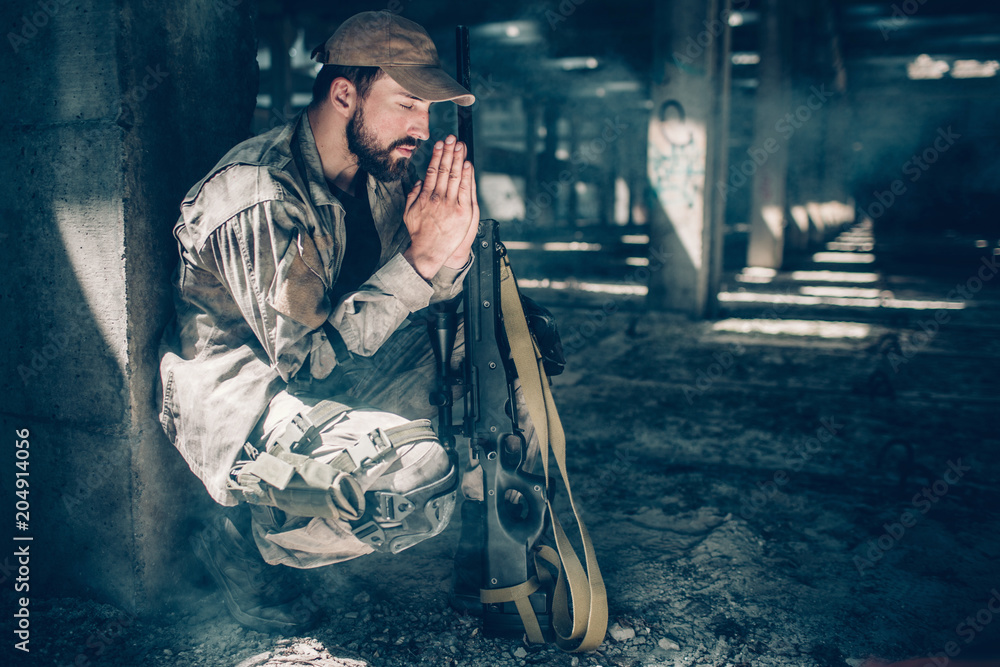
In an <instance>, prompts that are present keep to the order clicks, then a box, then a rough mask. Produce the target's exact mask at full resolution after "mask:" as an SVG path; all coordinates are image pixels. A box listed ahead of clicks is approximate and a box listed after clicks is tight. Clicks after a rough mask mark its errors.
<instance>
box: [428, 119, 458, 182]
mask: <svg viewBox="0 0 1000 667" xmlns="http://www.w3.org/2000/svg"><path fill="white" fill-rule="evenodd" d="M456 143H458V142H457V141H456V140H455V137H454V136H453V135H451V134H449V135H448V138H447V139H445V140H444V149H443V150H442V151H441V168H440V170H439V171H438V178H437V181H436V182H435V183H434V193H433V194H436V195H438V196H439V197H446V196H447V195H448V180H449V177H450V175H451V168H452V165H453V164H454V163H455V144H456Z"/></svg>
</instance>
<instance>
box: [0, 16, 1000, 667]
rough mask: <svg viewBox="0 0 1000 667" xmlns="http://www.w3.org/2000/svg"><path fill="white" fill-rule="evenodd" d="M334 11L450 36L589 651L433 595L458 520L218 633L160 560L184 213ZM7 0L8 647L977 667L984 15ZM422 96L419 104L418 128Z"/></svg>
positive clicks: (996, 549)
mask: <svg viewBox="0 0 1000 667" xmlns="http://www.w3.org/2000/svg"><path fill="white" fill-rule="evenodd" d="M364 10H388V11H390V12H393V13H395V14H399V15H401V16H403V17H406V18H409V19H411V20H413V21H416V22H418V23H420V24H421V25H423V26H424V27H425V28H426V29H427V30H428V32H429V34H430V35H431V37H432V38H433V39H434V41H435V42H436V43H437V45H438V48H439V51H440V54H441V57H442V61H443V63H444V67H445V69H446V70H448V71H454V68H455V65H456V63H455V59H456V56H455V39H456V37H455V28H456V26H458V25H465V26H468V27H469V34H470V41H471V61H472V90H473V92H474V93H475V94H476V96H477V102H476V104H475V106H474V107H473V119H474V123H475V159H476V173H477V175H478V192H479V198H480V201H481V207H482V215H483V217H484V218H491V219H495V220H498V221H499V222H500V235H501V239H502V241H503V243H504V244H505V246H506V248H507V251H508V254H509V256H510V259H511V263H512V266H513V267H514V271H515V272H516V274H517V278H518V283H519V285H520V288H521V289H522V291H523V292H524V293H525V294H527V295H529V296H531V297H532V298H534V299H535V300H536V301H538V302H539V303H541V304H542V305H544V306H546V307H548V308H549V309H550V310H551V311H552V312H553V313H554V314H555V316H556V318H557V320H558V323H559V328H560V332H561V336H562V342H563V346H564V350H565V353H566V357H567V360H568V364H567V367H566V370H565V372H564V373H563V374H561V375H559V376H558V377H555V378H553V384H552V392H553V395H554V397H555V401H556V403H557V405H558V407H559V413H560V417H561V421H562V423H563V425H564V427H565V430H566V435H567V442H568V449H569V455H568V467H569V472H570V475H571V479H572V481H573V493H574V498H575V501H576V503H577V505H578V506H579V508H580V510H581V514H582V516H583V518H584V520H585V521H586V524H587V527H588V529H589V530H590V533H591V537H592V538H593V542H594V545H595V548H596V552H597V557H598V561H599V563H600V565H601V571H602V573H603V576H604V581H605V585H606V589H607V594H608V610H609V629H608V635H607V637H606V638H605V639H604V641H603V643H602V644H601V645H600V647H599V648H598V650H597V651H595V652H590V653H580V654H570V653H566V652H563V651H560V650H559V649H558V648H556V647H554V646H553V645H551V644H548V645H535V644H528V643H526V642H524V641H521V640H517V639H504V638H495V637H489V636H484V633H483V631H482V627H481V623H480V621H479V619H477V618H476V617H475V616H470V615H469V614H467V613H464V612H462V611H459V610H456V609H454V608H453V607H452V606H450V605H449V592H450V587H451V581H452V566H453V560H452V557H453V554H454V551H455V547H456V541H457V537H458V533H459V526H458V522H457V520H456V521H455V522H453V524H452V525H451V526H450V527H449V528H448V529H447V530H446V531H445V532H444V533H443V534H442V535H440V536H438V537H436V538H434V539H432V540H428V541H427V542H425V543H422V544H420V545H418V546H416V547H414V548H413V549H411V550H409V551H407V552H405V553H403V554H399V555H396V556H384V555H382V554H374V555H372V556H367V557H364V558H360V559H357V560H356V561H350V562H347V563H344V564H340V565H336V566H330V567H327V568H320V569H317V570H310V571H303V572H301V573H299V574H300V576H301V578H302V580H303V582H304V583H306V584H307V585H308V587H309V588H310V590H312V591H313V596H312V599H313V602H314V603H315V613H316V614H317V617H318V619H319V622H318V623H317V625H316V627H315V628H314V629H313V630H312V631H311V632H310V633H308V634H306V635H299V636H290V637H281V636H275V635H267V634H262V633H259V632H255V631H253V630H248V629H245V628H243V627H241V626H240V625H239V624H237V623H236V622H235V621H233V620H232V619H231V618H230V617H229V615H228V614H227V613H226V610H225V607H224V606H223V604H222V601H221V599H220V597H219V595H218V593H217V592H216V590H215V588H214V586H213V584H212V582H211V580H210V579H209V577H208V575H207V574H206V572H205V571H204V569H203V568H202V567H201V565H200V563H199V562H198V561H197V560H196V559H195V558H194V556H193V555H192V552H191V547H190V538H191V536H192V535H193V534H194V533H195V532H196V531H197V530H199V527H200V526H201V523H200V522H201V520H202V518H203V517H204V515H205V514H206V511H207V506H208V505H210V503H211V500H210V499H209V498H208V497H207V495H206V494H205V493H204V489H203V488H202V486H201V485H200V484H199V482H198V480H197V479H196V478H195V477H194V476H193V475H192V474H191V473H190V471H189V470H188V469H187V466H186V465H185V463H184V461H183V460H182V459H181V457H180V456H179V455H178V453H177V451H175V450H174V449H173V448H172V447H171V445H170V443H169V442H168V441H167V439H166V438H165V436H164V434H163V432H162V430H161V428H160V424H159V421H158V419H157V410H158V407H157V404H156V399H155V392H156V386H155V383H156V377H157V364H158V343H159V339H160V334H161V332H162V331H163V328H164V326H165V325H166V323H167V322H168V321H169V319H170V317H171V313H172V300H171V299H172V297H171V281H170V277H171V273H172V271H173V270H174V266H175V263H176V261H177V253H176V244H175V240H174V239H173V237H172V235H171V229H172V226H173V224H174V222H175V221H176V219H177V213H178V206H179V203H180V201H181V199H182V198H183V196H184V193H185V192H186V191H187V189H188V188H189V187H190V186H191V185H192V184H193V183H195V182H197V181H198V180H199V179H200V178H201V177H202V176H203V175H204V174H205V173H206V171H207V170H208V169H209V168H210V167H211V166H212V165H213V164H215V162H216V161H217V160H218V159H219V158H220V157H221V156H222V155H223V154H224V153H225V152H226V151H227V150H228V149H229V148H230V147H232V146H233V145H235V144H236V143H238V142H239V141H242V140H243V139H245V138H247V137H248V136H251V135H256V134H260V133H262V132H266V131H268V130H270V129H272V128H275V127H278V126H280V125H283V124H285V123H287V122H289V121H290V120H292V119H293V118H295V117H296V115H297V114H299V113H300V112H301V111H302V110H303V109H304V107H305V106H306V105H307V104H308V103H309V100H310V94H311V89H312V81H313V79H314V77H315V75H316V72H317V69H318V67H317V65H316V63H315V62H314V61H312V60H310V57H309V56H310V53H311V51H312V49H313V47H314V46H316V45H317V44H320V43H322V42H323V41H324V40H325V39H326V38H327V37H328V36H329V35H330V34H331V33H332V32H333V30H335V29H336V27H337V26H338V25H339V24H340V23H341V22H342V21H344V20H345V19H346V18H348V17H350V16H352V15H353V14H355V13H357V12H359V11H364ZM0 15H2V17H3V26H4V33H5V35H6V38H5V42H6V43H5V44H4V45H3V47H2V48H4V49H6V51H5V53H4V55H3V57H2V58H0V91H2V96H0V99H3V101H4V104H3V111H2V114H3V119H2V125H3V129H4V136H5V137H6V139H5V140H4V141H3V142H2V144H0V154H2V160H0V163H2V164H4V165H5V167H4V171H5V174H4V178H3V179H2V181H0V187H2V189H3V192H4V197H3V205H2V213H0V218H2V227H0V239H2V241H3V242H2V243H0V264H2V265H3V266H4V267H5V271H4V280H3V281H2V290H0V305H2V307H3V314H4V316H3V317H2V318H0V329H2V338H3V340H4V341H5V345H3V351H2V355H3V356H2V358H3V374H2V376H0V381H2V383H3V391H2V395H3V397H4V405H3V407H2V409H0V413H2V423H3V429H4V432H5V433H7V436H6V437H7V439H8V446H6V447H5V449H4V452H5V454H4V456H5V457H6V460H5V462H4V465H3V466H2V467H3V468H4V472H3V474H2V475H0V489H2V490H3V494H2V498H3V502H4V505H5V507H6V508H7V510H6V511H7V518H6V519H5V522H6V526H7V528H6V529H5V530H6V531H7V532H6V533H5V534H6V535H7V539H8V542H7V545H6V546H5V547H4V549H3V551H2V552H0V553H2V554H3V555H0V588H2V595H0V600H2V601H3V618H4V619H5V620H4V622H3V626H4V628H5V629H4V632H3V633H2V636H3V655H5V656H8V657H5V658H4V661H3V664H5V665H21V664H25V665H28V664H37V665H92V666H108V667H112V666H125V665H142V666H144V667H155V666H160V665H162V666H167V665H170V666H182V665H184V666H194V665H204V666H212V667H214V666H217V665H226V666H231V667H237V666H239V667H276V666H278V665H282V666H286V667H287V666H289V665H292V666H294V665H313V666H351V667H362V666H371V667H376V666H386V667H388V666H403V665H418V664H420V665H424V664H426V665H435V666H440V665H456V666H457V665H470V666H471V665H475V666H483V667H485V666H491V667H492V666H505V667H506V666H520V665H558V666H566V667H569V666H576V665H584V666H596V665H601V666H603V667H610V666H612V665H617V666H621V667H640V666H642V667H653V666H660V665H664V666H670V667H674V666H677V667H680V666H685V667H688V666H692V667H693V666H696V665H697V666H704V667H710V666H711V667H751V666H752V667H841V666H844V665H851V666H853V667H876V666H883V665H889V664H897V663H898V664H900V665H906V666H908V667H923V666H924V665H935V666H940V665H956V666H960V665H962V664H969V665H973V664H974V665H981V666H998V665H1000V574H998V573H1000V531H998V530H997V529H998V527H1000V523H998V517H1000V509H998V508H1000V487H998V484H997V482H998V480H1000V475H998V473H1000V459H998V457H997V452H998V451H1000V450H998V447H1000V435H998V432H997V428H996V424H997V416H998V415H1000V396H998V391H1000V384H998V377H1000V336H998V333H1000V321H998V320H997V319H995V316H996V315H997V314H998V313H1000V278H997V274H998V270H1000V218H998V211H1000V159H998V157H997V156H998V155H1000V76H998V73H1000V72H998V71H1000V64H998V63H1000V5H998V4H997V3H996V2H993V1H991V0H895V1H888V0H884V1H878V0H616V1H614V2H611V1H610V0H514V1H511V2H505V3H467V2H461V1H459V0H390V1H389V2H362V1H361V0H340V1H338V2H317V1H315V0H177V1H175V2H165V3H149V2H137V1H135V0H116V1H112V0H12V1H8V2H5V3H4V4H3V7H2V9H0ZM455 123H456V117H455V107H454V105H452V104H450V103H447V104H446V103H442V104H436V105H434V106H433V107H432V114H431V123H430V127H431V132H432V138H440V137H443V136H444V135H446V134H448V133H450V132H454V128H455ZM431 143H433V142H432V141H431V142H425V143H424V144H423V145H422V146H421V148H420V149H419V150H418V151H417V153H416V154H415V155H414V158H413V159H414V162H415V163H416V164H418V165H426V163H427V160H428V159H429V153H430V151H429V150H428V148H429V146H430V144H431ZM11 439H14V440H16V441H17V442H18V443H20V442H24V441H26V442H29V443H30V446H22V445H20V444H18V445H17V446H16V447H11V446H10V440H11ZM19 472H23V473H28V474H26V475H20V476H18V474H17V473H19ZM21 480H28V481H27V482H23V483H22V482H21ZM555 502H556V505H557V507H561V508H562V509H566V505H567V501H566V495H565V494H564V493H557V495H556V501H555ZM22 510H23V516H22ZM25 538H30V539H25ZM19 630H20V631H22V634H20V635H19V634H17V633H18V631H19ZM26 640H27V641H28V642H29V643H25V644H22V645H21V646H20V647H18V646H17V644H18V643H20V642H24V641H26ZM25 649H30V651H27V650H25Z"/></svg>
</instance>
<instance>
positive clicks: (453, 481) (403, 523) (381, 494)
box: [350, 438, 458, 553]
mask: <svg viewBox="0 0 1000 667" xmlns="http://www.w3.org/2000/svg"><path fill="white" fill-rule="evenodd" d="M457 493H458V467H457V466H456V465H455V461H454V457H452V456H449V455H448V453H447V452H446V451H445V449H444V448H443V447H442V446H441V444H440V443H439V442H438V441H437V438H435V439H434V440H433V441H429V440H427V441H423V442H419V443H416V444H414V445H412V447H411V448H410V449H409V451H407V452H405V453H403V454H402V456H401V457H400V458H399V459H398V460H397V462H395V463H393V464H392V465H391V466H390V467H389V468H388V469H387V470H386V471H385V472H383V473H381V474H380V475H378V477H377V478H376V479H375V480H374V481H373V483H372V485H371V486H370V487H369V488H368V490H367V491H365V493H364V499H365V508H364V513H363V514H362V516H361V517H360V518H359V519H357V520H355V521H351V522H350V524H351V528H352V531H353V533H354V535H355V537H357V538H358V539H359V540H361V541H362V542H365V543H366V544H368V545H369V546H371V547H372V548H373V549H375V550H376V551H383V552H389V553H399V552H400V551H403V550H404V549H409V548H410V547H412V546H414V545H415V544H419V543H420V542H423V541H424V540H426V539H428V538H430V537H433V536H435V535H437V534H439V533H441V531H443V530H444V529H445V528H446V527H447V526H448V523H449V521H450V520H451V517H452V515H453V514H454V511H455V503H456V498H457Z"/></svg>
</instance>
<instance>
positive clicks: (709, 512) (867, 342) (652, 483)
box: [33, 235, 1000, 667]
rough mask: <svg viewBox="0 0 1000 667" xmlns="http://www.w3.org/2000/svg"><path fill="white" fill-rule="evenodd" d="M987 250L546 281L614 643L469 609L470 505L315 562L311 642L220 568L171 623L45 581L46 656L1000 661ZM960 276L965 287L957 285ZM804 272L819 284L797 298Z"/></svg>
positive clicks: (157, 661) (994, 292)
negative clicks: (763, 271)
mask: <svg viewBox="0 0 1000 667" xmlns="http://www.w3.org/2000/svg"><path fill="white" fill-rule="evenodd" d="M845 238H846V241H848V242H850V241H851V240H852V239H851V237H850V236H849V235H848V236H847V237H845ZM843 240H844V239H842V241H843ZM980 259H981V258H973V259H972V260H970V261H969V262H967V263H966V264H965V265H962V264H957V265H956V266H955V267H954V270H951V271H950V272H946V274H945V275H941V276H938V277H936V278H934V279H916V278H909V277H906V276H905V275H887V274H886V273H885V272H882V273H881V274H880V275H879V276H878V278H877V279H876V280H875V281H874V282H873V283H870V284H858V283H856V282H850V281H834V282H830V281H828V280H823V279H822V278H823V277H826V278H829V276H828V275H827V276H823V275H822V274H821V275H819V276H817V275H811V276H810V275H805V274H800V275H799V276H798V277H796V275H795V274H793V273H792V272H783V273H781V274H778V275H776V276H770V277H765V278H766V279H765V278H761V277H760V276H757V277H752V278H751V279H753V280H758V282H745V280H746V276H745V275H743V276H740V277H739V278H738V277H736V276H729V277H728V278H727V284H726V286H725V291H726V292H727V294H735V295H743V296H736V297H727V299H728V300H727V301H724V302H723V306H724V308H725V311H724V312H723V313H722V314H721V315H722V316H721V317H720V318H719V319H718V320H716V321H706V322H691V321H688V320H686V319H684V318H681V317H677V316H671V315H663V314H652V313H647V312H644V311H643V310H642V309H641V307H640V306H641V302H640V301H639V300H637V299H635V298H634V297H627V296H614V295H607V294H604V295H594V294H590V295H589V296H588V295H587V294H585V293H584V292H579V291H578V292H572V291H568V292H562V293H555V292H544V291H539V292H538V294H537V296H539V297H540V298H541V299H542V300H543V301H545V302H547V303H548V304H550V305H553V306H554V310H555V311H556V314H557V315H558V317H559V320H560V324H561V329H562V331H563V336H564V340H565V343H566V347H567V349H568V352H569V361H570V366H569V368H568V369H567V372H566V373H565V374H564V375H562V376H560V377H558V378H556V380H555V396H556V400H557V401H558V404H559V407H560V413H561V416H562V421H563V423H564V425H565V426H566V429H567V434H568V439H569V442H570V445H571V448H572V453H571V457H570V469H571V471H570V472H571V476H572V479H573V481H574V490H575V492H576V495H577V498H578V500H579V502H580V503H581V505H582V506H583V508H584V510H585V520H586V523H587V525H588V527H589V528H590V531H591V534H592V536H593V540H594V543H595V544H596V546H597V551H598V555H599V557H600V562H601V565H602V570H603V572H604V576H605V579H606V583H607V590H608V594H609V600H610V614H611V624H612V633H611V634H610V635H609V636H608V638H607V639H605V641H604V643H603V644H602V646H601V647H600V650H599V651H597V652H596V653H592V654H587V655H579V656H576V655H570V654H566V653H562V652H560V651H558V650H557V649H554V648H552V647H536V646H528V645H526V644H524V643H523V642H521V641H513V640H496V639H487V638H484V637H483V635H482V631H481V629H480V625H479V621H478V620H477V619H475V618H472V617H469V616H466V615H462V614H459V613H457V612H455V611H453V610H451V609H450V608H449V607H448V604H447V594H448V589H449V585H450V576H451V554H452V552H453V550H454V547H455V543H456V540H457V529H456V528H455V527H454V526H452V527H451V528H449V530H448V531H447V532H446V533H445V534H444V535H443V536H441V537H439V538H437V539H435V540H431V541H429V542H425V543H424V544H421V545H419V546H417V547H415V548H413V549H412V550H410V551H408V552H405V553H404V554H402V555H400V556H395V557H387V556H386V557H383V556H380V555H376V556H370V557H367V558H364V559H361V560H359V561H357V562H353V563H348V564H345V565H342V566H335V567H331V568H327V569H325V570H321V571H314V572H308V573H304V577H305V578H306V580H307V583H308V584H309V585H310V586H311V590H312V591H314V595H313V599H314V600H316V602H317V613H318V614H320V616H321V621H320V623H319V625H318V629H317V630H315V631H314V632H312V633H311V634H309V635H308V636H305V637H275V636H267V635H263V634H260V633H257V632H253V631H248V630H245V629H243V628H241V627H240V626H238V625H237V624H236V623H234V622H233V621H232V620H230V618H229V616H228V615H227V613H226V612H225V610H224V608H223V607H222V605H221V602H220V600H219V598H218V596H217V595H216V594H215V593H214V592H213V591H212V590H211V588H210V587H206V588H205V590H203V591H201V592H200V593H198V594H197V595H194V596H193V597H191V598H190V600H187V601H185V602H184V603H183V604H182V605H180V606H179V608H178V611H176V612H173V613H171V614H170V615H168V616H165V617H162V618H153V619H136V618H132V617H131V616H129V615H128V614H125V613H124V612H122V611H121V610H118V609H115V608H112V607H108V606H101V605H98V604H95V603H91V602H87V601H82V600H76V599H53V600H47V601H44V602H40V603H38V604H37V605H35V607H34V608H33V613H37V617H36V622H35V627H37V628H39V629H40V631H41V632H45V633H46V635H45V636H40V637H37V640H38V641H37V644H36V645H37V646H38V647H39V648H38V649H37V652H34V651H33V657H34V658H35V659H36V660H37V661H38V662H37V664H46V665H93V666H107V667H112V666H123V665H143V666H148V667H155V666H158V665H164V666H166V665H171V666H178V667H180V666H186V665H206V666H215V665H225V666H232V667H237V666H238V667H265V666H267V667H277V666H278V665H281V666H285V667H287V666H295V665H313V666H324V667H328V666H335V665H340V666H351V667H357V666H364V665H370V666H376V665H377V666H385V667H390V666H397V665H417V664H420V665H423V664H427V665H435V666H438V665H469V666H472V665H475V666H484V667H485V666H508V665H510V666H514V665H531V664H540V665H560V666H564V665H565V666H571V665H602V666H604V667H610V666H612V665H617V666H623V667H624V666H629V667H638V666H640V665H642V666H653V665H665V666H671V667H673V666H678V667H679V666H693V665H701V666H706V667H708V666H712V667H749V666H753V667H757V666H768V667H784V666H788V667H841V666H844V665H851V666H854V667H857V666H859V665H861V664H862V663H864V661H865V660H867V659H869V658H872V657H876V658H881V659H885V660H901V659H904V658H908V657H923V656H930V655H934V654H941V653H943V652H944V651H946V650H950V651H951V652H952V655H953V656H956V657H958V658H960V659H972V658H976V657H980V658H982V657H988V658H994V659H995V658H1000V622H993V621H994V618H995V617H996V614H994V613H993V611H992V610H995V609H998V608H1000V607H998V606H1000V592H998V591H1000V530H998V528H1000V523H998V522H997V518H998V515H1000V509H998V508H1000V488H998V486H997V483H996V482H997V480H998V468H1000V463H998V459H997V451H998V445H1000V435H998V432H997V428H996V418H997V415H998V414H1000V411H998V408H1000V399H998V395H997V388H998V384H997V376H998V371H1000V363H998V361H1000V340H998V336H997V334H998V332H1000V324H998V319H997V317H996V315H997V313H998V312H1000V298H998V297H1000V294H998V293H1000V290H998V289H997V288H998V286H1000V280H996V281H994V282H995V283H997V284H994V283H990V282H989V281H987V282H986V284H985V285H982V284H981V289H977V290H975V291H971V287H972V286H974V283H973V284H970V283H969V280H970V279H971V278H973V277H974V276H975V275H976V272H977V270H978V268H979V266H981V264H980ZM804 268H811V269H814V270H844V269H843V266H841V267H840V268H837V267H831V266H819V265H817V266H812V267H804ZM846 270H849V271H871V270H872V269H871V267H865V266H861V267H849V268H848V269H846ZM817 278H818V279H817ZM956 284H961V285H966V286H967V289H968V296H967V298H966V297H965V296H955V295H952V296H951V297H949V298H948V299H946V296H947V294H948V292H949V291H950V290H951V289H952V288H953V287H954V286H955V285H956ZM803 286H806V287H809V288H810V289H807V290H806V292H808V294H806V296H810V295H812V296H810V298H807V299H803V298H798V297H801V296H802V295H803V290H802V288H803ZM831 287H839V288H841V289H842V290H843V289H844V288H846V289H847V290H848V291H846V292H844V291H841V292H830V291H829V288H831ZM816 288H820V289H818V290H817V289H816ZM857 289H868V290H875V292H874V296H873V294H872V293H868V292H863V291H862V292H856V291H855V292H852V291H850V290H857ZM768 294H771V295H778V297H775V296H766V295H768ZM817 294H818V295H819V296H816V295H817ZM838 294H839V295H840V296H838ZM746 295H751V296H750V297H748V296H746ZM752 295H758V296H759V295H765V296H763V297H761V298H762V299H763V301H761V300H753V299H755V298H756V297H753V296H752ZM782 295H783V296H782ZM845 295H846V296H845ZM793 296H794V297H797V298H791V297H793ZM779 297H781V298H779ZM782 299H784V302H779V303H773V301H775V300H778V301H781V300H782ZM872 299H875V302H874V303H873V302H872ZM942 301H947V302H948V303H950V304H952V305H947V304H942V303H935V302H942ZM936 316H937V317H938V318H939V319H937V320H936V319H935V317H936ZM836 323H840V324H839V325H838V324H836ZM778 324H781V325H782V327H783V328H782V329H781V331H784V332H779V330H778V329H777V328H776V327H777V326H778ZM928 331H929V333H925V332H928ZM564 516H565V515H564ZM33 644H34V642H33ZM955 651H957V654H956V653H955ZM929 664H938V665H941V664H947V663H946V662H944V661H943V660H939V661H937V662H936V663H935V662H932V663H929ZM991 664H993V663H991Z"/></svg>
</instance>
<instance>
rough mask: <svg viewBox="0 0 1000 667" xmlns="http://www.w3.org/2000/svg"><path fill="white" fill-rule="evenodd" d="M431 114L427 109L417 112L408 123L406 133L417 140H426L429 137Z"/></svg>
mask: <svg viewBox="0 0 1000 667" xmlns="http://www.w3.org/2000/svg"><path fill="white" fill-rule="evenodd" d="M430 121H431V115H430V112H429V111H428V110H423V111H420V112H418V113H417V114H416V115H415V117H414V119H413V121H412V122H411V123H410V129H409V131H408V132H407V134H408V135H409V136H411V137H413V138H414V139H417V140H418V141H427V140H428V139H430V137H431V129H430Z"/></svg>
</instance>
